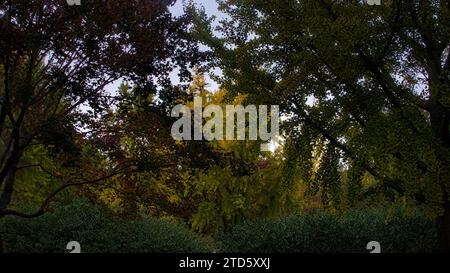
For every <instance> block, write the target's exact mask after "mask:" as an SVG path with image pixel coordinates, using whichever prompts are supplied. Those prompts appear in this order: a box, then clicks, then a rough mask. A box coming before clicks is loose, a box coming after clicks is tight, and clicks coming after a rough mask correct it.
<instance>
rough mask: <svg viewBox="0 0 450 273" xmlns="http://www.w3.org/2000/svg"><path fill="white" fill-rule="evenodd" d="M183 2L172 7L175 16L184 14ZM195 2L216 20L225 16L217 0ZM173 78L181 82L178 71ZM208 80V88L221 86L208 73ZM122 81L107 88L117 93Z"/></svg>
mask: <svg viewBox="0 0 450 273" xmlns="http://www.w3.org/2000/svg"><path fill="white" fill-rule="evenodd" d="M183 2H184V0H177V2H176V3H175V5H173V6H172V7H171V8H170V11H171V12H172V13H173V14H174V15H175V16H179V15H182V14H183ZM193 2H194V3H195V4H197V5H199V6H203V7H204V8H205V11H206V13H207V14H208V15H209V16H211V15H214V16H216V17H217V18H216V21H219V20H220V19H221V18H223V17H224V15H223V13H221V12H220V11H219V10H218V5H217V2H216V1H215V0H193ZM214 73H216V74H220V71H219V70H216V71H215V72H214ZM171 79H172V82H173V83H174V84H177V83H179V81H178V76H177V72H174V73H172V75H171ZM206 81H207V84H208V86H207V88H208V90H210V91H216V90H217V89H218V87H219V86H218V84H217V83H216V82H214V81H213V80H211V78H210V77H209V76H208V75H206ZM121 83H122V80H118V81H116V82H114V83H112V84H110V85H108V86H107V88H106V89H107V90H108V91H109V92H111V93H115V92H116V91H117V90H118V88H119V86H120V84H121Z"/></svg>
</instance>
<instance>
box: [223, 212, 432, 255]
mask: <svg viewBox="0 0 450 273" xmlns="http://www.w3.org/2000/svg"><path fill="white" fill-rule="evenodd" d="M389 218H390V217H388V212H387V210H386V209H376V210H375V209H372V210H355V211H351V212H349V213H347V214H345V215H344V216H341V217H337V216H334V215H331V214H328V213H325V212H323V211H322V212H321V211H316V212H313V213H309V214H302V215H293V216H288V217H286V218H282V219H264V220H256V221H246V222H244V223H242V224H240V225H237V226H235V227H234V228H232V229H231V231H229V232H227V233H225V234H223V235H222V243H223V249H222V251H223V252H250V253H288V252H297V253H368V252H369V251H368V250H367V249H366V246H367V243H368V242H370V241H378V242H379V243H380V244H381V251H382V252H383V253H417V252H434V251H436V247H437V242H436V240H437V239H436V238H437V236H436V231H435V228H434V224H433V221H432V220H430V219H428V218H427V217H425V215H424V214H423V213H422V212H420V211H416V212H415V213H414V214H413V215H409V216H407V215H405V213H403V211H400V210H398V211H396V212H394V214H393V215H392V217H391V219H389Z"/></svg>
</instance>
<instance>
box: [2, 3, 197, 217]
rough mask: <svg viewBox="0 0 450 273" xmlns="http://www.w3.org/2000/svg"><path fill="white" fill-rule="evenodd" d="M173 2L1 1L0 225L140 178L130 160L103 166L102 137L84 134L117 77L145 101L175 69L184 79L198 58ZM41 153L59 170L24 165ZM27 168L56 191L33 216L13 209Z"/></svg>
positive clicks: (103, 107) (101, 109)
mask: <svg viewBox="0 0 450 273" xmlns="http://www.w3.org/2000/svg"><path fill="white" fill-rule="evenodd" d="M174 2H175V1H172V0H167V1H152V0H137V1H83V4H82V5H81V6H68V5H67V3H66V1H63V0H60V1H47V0H36V1H26V2H24V1H15V0H8V1H1V2H0V55H1V62H0V79H1V83H0V107H1V108H0V147H1V149H0V218H2V217H4V216H6V215H15V216H21V217H37V216H40V215H42V214H43V213H45V211H46V209H47V206H48V204H49V202H51V200H52V199H53V198H54V197H55V196H56V195H57V194H58V193H59V192H61V191H62V190H64V189H66V188H68V187H72V186H79V185H85V184H95V183H98V182H101V181H104V180H105V179H108V178H111V177H114V176H116V175H118V174H123V173H133V172H138V171H139V168H138V166H136V164H135V162H134V161H132V160H123V161H115V162H114V164H109V163H110V162H109V161H108V157H107V156H108V154H107V153H104V152H102V150H101V149H100V148H101V147H99V146H96V144H97V143H98V141H97V142H96V141H95V140H96V139H95V137H96V136H99V135H98V134H91V135H90V134H89V132H86V131H85V130H84V129H85V128H86V127H85V126H86V125H87V124H91V123H92V121H94V120H96V119H98V118H99V117H100V116H101V115H102V114H103V113H104V111H105V110H106V109H108V108H109V107H110V104H111V103H113V101H112V100H111V94H110V93H109V92H107V91H106V90H105V87H106V86H107V85H108V84H110V83H112V82H114V81H116V80H118V79H124V80H128V81H130V82H132V83H135V84H137V85H139V86H141V93H143V94H151V93H156V90H157V86H160V87H162V89H164V87H167V88H168V87H169V86H170V83H169V82H170V81H169V78H168V75H169V73H170V72H171V71H172V70H173V69H175V68H176V67H178V68H179V69H180V70H179V71H180V73H179V75H180V77H181V78H182V80H183V79H187V78H188V76H189V73H188V68H189V67H190V66H191V65H192V64H193V63H195V62H196V61H197V60H198V58H199V55H198V54H197V52H198V51H197V47H196V45H195V43H194V42H193V41H192V40H191V38H190V37H189V36H188V35H187V27H188V25H189V18H188V16H185V17H179V18H174V17H173V16H172V15H171V13H170V12H169V11H168V7H169V6H170V5H172V4H173V3H174ZM103 137H105V136H104V135H103ZM37 146H41V147H43V149H45V150H47V151H51V150H54V152H55V154H54V157H53V159H54V161H53V163H55V162H57V165H58V166H62V169H59V170H55V168H48V167H49V166H45V164H42V158H39V157H38V158H34V162H29V160H28V162H25V159H26V158H27V159H30V158H32V157H27V156H26V155H27V154H29V153H31V152H32V150H33V148H34V147H37ZM58 151H59V152H58ZM57 155H59V156H57ZM95 160H97V161H95ZM25 163H26V164H25ZM30 168H37V169H38V170H40V171H41V172H44V173H46V174H47V175H50V176H52V177H53V178H55V179H56V180H57V181H58V183H59V185H58V186H57V187H56V189H55V190H54V191H52V192H51V193H49V194H48V196H47V197H46V198H45V199H44V200H43V202H42V205H41V206H40V207H39V209H38V210H37V211H35V212H32V213H24V212H20V211H17V210H14V209H12V208H11V207H10V205H11V202H12V200H13V194H14V190H15V183H16V176H17V175H18V173H19V172H24V171H26V170H28V169H30ZM60 171H62V173H61V172H60ZM31 182H33V183H39V181H30V183H31Z"/></svg>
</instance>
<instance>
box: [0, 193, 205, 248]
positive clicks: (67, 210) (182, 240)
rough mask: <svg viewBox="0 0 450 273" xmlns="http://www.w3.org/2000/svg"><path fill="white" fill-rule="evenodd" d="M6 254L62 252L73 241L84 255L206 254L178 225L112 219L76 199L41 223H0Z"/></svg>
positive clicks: (17, 220) (201, 243)
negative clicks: (78, 245)
mask: <svg viewBox="0 0 450 273" xmlns="http://www.w3.org/2000/svg"><path fill="white" fill-rule="evenodd" d="M0 232H1V233H2V234H3V235H4V236H3V240H4V248H5V251H6V252H13V253H36V252H38V253H42V252H51V253H63V252H68V251H69V250H66V245H67V243H68V242H70V241H78V242H79V243H80V244H81V251H82V252H83V253H141V252H146V253H148V252H156V253H163V252H170V253H173V252H205V251H207V250H208V247H209V246H208V244H207V241H206V240H205V239H203V238H201V237H200V236H198V235H196V234H194V233H193V232H191V231H189V230H188V229H187V228H186V227H184V226H182V225H181V224H180V223H175V222H170V221H165V220H160V219H156V218H152V217H148V216H144V217H143V218H142V219H140V220H135V221H127V220H123V219H117V218H114V217H113V216H111V215H110V214H108V212H107V211H104V210H103V209H102V208H100V207H98V206H96V205H94V204H92V203H89V202H87V201H86V200H82V199H78V200H75V201H74V202H72V203H70V204H68V205H63V206H60V207H58V208H57V209H56V210H55V211H53V212H51V213H48V214H46V215H44V216H42V217H40V218H36V219H32V220H28V219H21V218H7V219H6V220H4V221H2V222H0Z"/></svg>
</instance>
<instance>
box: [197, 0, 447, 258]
mask: <svg viewBox="0 0 450 273" xmlns="http://www.w3.org/2000/svg"><path fill="white" fill-rule="evenodd" d="M219 2H220V4H221V8H222V10H223V11H224V12H226V13H227V14H228V15H229V19H228V20H225V21H224V22H223V23H222V24H221V26H220V27H219V28H218V31H219V32H220V33H221V34H222V35H221V36H220V37H214V35H213V30H212V29H211V27H210V26H209V23H210V21H209V20H208V19H206V18H205V17H204V16H199V19H198V24H197V28H196V33H197V35H198V36H199V37H200V38H201V39H202V40H203V41H204V42H205V43H206V44H208V45H209V46H210V47H211V48H212V50H213V52H214V53H215V54H216V56H217V57H218V58H217V59H216V62H215V64H217V65H218V66H219V67H221V68H222V71H223V74H224V77H223V82H224V86H225V88H226V89H228V90H230V91H232V92H235V93H245V94H247V95H248V98H249V99H250V100H252V101H253V102H259V103H262V104H280V105H281V106H282V111H283V113H284V114H285V115H286V116H287V117H289V119H288V120H287V122H286V123H285V128H286V135H288V136H289V139H288V142H289V143H293V144H292V145H290V147H293V148H294V149H295V151H296V153H295V152H294V153H292V154H291V157H290V159H291V160H294V161H296V162H297V163H296V164H297V165H299V166H302V167H303V168H308V167H311V164H310V162H311V157H312V152H311V151H312V150H311V147H310V146H311V145H312V144H313V143H317V139H318V138H319V139H322V140H324V141H325V145H324V148H323V149H324V151H325V152H324V153H323V155H324V156H328V155H329V156H330V158H328V159H324V158H322V162H328V163H330V164H328V165H330V166H336V163H332V162H335V161H336V159H339V157H336V153H337V151H336V150H335V149H337V150H338V151H339V153H338V154H340V157H341V160H345V161H346V162H347V163H348V166H349V167H350V168H351V169H355V171H352V173H361V172H360V171H358V170H360V169H364V170H365V172H368V173H370V174H371V175H372V176H373V177H375V178H376V179H377V181H378V187H379V189H382V190H384V191H385V192H393V193H395V195H397V196H403V197H405V198H406V200H410V202H411V203H413V204H417V203H421V204H425V205H426V207H427V208H428V211H429V212H430V213H432V214H433V215H434V216H436V217H437V218H436V219H437V220H436V223H437V228H438V236H439V242H440V247H441V250H442V251H446V252H450V200H449V193H450V168H449V167H448V166H450V128H449V126H450V78H449V76H450V75H449V68H450V54H449V53H450V52H449V51H450V46H449V41H450V39H449V38H450V28H449V27H450V25H449V22H450V20H449V19H450V2H449V1H445V0H444V1H442V0H441V1H439V0H415V1H403V0H392V1H388V0H386V1H382V5H380V6H370V5H367V4H366V3H365V1H350V0H349V1H332V0H319V1H317V0H285V1H281V0H280V1H264V0H230V1H226V0H224V1H219ZM199 14H200V13H199ZM200 15H201V14H200ZM299 163H300V164H299ZM331 163H332V164H331ZM301 173H302V174H303V179H304V181H305V182H308V183H311V182H313V180H314V179H313V178H312V175H311V172H309V171H305V170H302V171H301ZM326 175H327V172H323V175H320V176H319V177H322V179H320V181H318V182H322V183H324V182H325V183H327V181H328V180H329V179H326V177H324V176H326ZM316 182H317V181H316ZM329 182H330V181H328V183H329ZM313 184H314V183H313ZM328 185H330V184H328ZM333 188H336V185H334V186H333Z"/></svg>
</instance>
